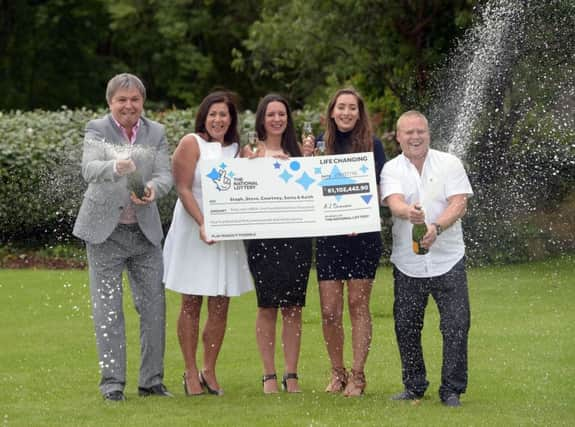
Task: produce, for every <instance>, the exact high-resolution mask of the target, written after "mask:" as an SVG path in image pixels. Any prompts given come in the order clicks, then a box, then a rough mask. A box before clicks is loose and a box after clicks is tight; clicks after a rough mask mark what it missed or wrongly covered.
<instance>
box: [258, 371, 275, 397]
mask: <svg viewBox="0 0 575 427" xmlns="http://www.w3.org/2000/svg"><path fill="white" fill-rule="evenodd" d="M277 379H278V376H277V375H276V374H266V375H264V376H263V377H262V385H265V383H266V382H267V381H269V380H276V381H277ZM274 393H278V391H277V390H276V391H265V390H264V394H274Z"/></svg>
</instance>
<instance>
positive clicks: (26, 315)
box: [0, 256, 575, 426]
mask: <svg viewBox="0 0 575 427" xmlns="http://www.w3.org/2000/svg"><path fill="white" fill-rule="evenodd" d="M574 265H575V257H573V256H571V257H564V258H562V259H555V260H550V261H546V262H539V263H531V264H523V265H512V266H504V267H489V268H477V269H470V270H469V287H470V293H471V310H472V325H471V335H470V341H469V387H468V391H467V393H466V394H465V395H463V396H462V403H463V406H462V407H461V408H458V409H450V408H445V407H443V406H442V405H441V404H440V402H439V399H438V396H437V389H438V387H439V380H440V368H441V337H440V333H439V329H438V323H439V322H438V315H437V309H436V307H435V304H434V303H430V305H429V307H428V312H427V316H426V324H425V329H424V351H425V357H426V362H427V368H428V376H429V381H430V382H431V385H430V388H429V390H428V393H427V395H426V397H425V399H424V400H423V401H422V402H421V403H420V404H419V405H418V406H413V405H411V404H410V403H405V402H392V401H390V400H389V397H390V395H392V394H394V393H396V392H398V391H401V389H402V385H401V371H400V364H399V355H398V351H397V346H396V344H395V337H394V332H393V319H392V303H393V300H392V280H391V270H390V269H388V268H382V269H380V270H379V272H378V276H377V280H376V283H375V285H374V292H373V297H372V305H371V308H372V313H373V324H374V335H373V345H372V349H371V353H370V355H369V359H368V363H367V367H366V375H367V381H368V386H367V389H366V394H365V395H364V396H363V397H361V398H357V399H346V398H344V397H342V396H339V395H337V396H332V395H329V394H326V393H324V392H323V390H324V387H325V385H326V383H327V380H328V378H329V364H328V359H327V355H326V350H325V346H324V343H323V338H322V335H321V323H320V313H319V305H318V295H317V283H316V281H315V272H312V277H311V280H310V284H309V296H308V306H307V308H306V310H305V311H304V329H303V342H302V351H301V359H300V370H299V374H300V384H301V387H302V388H303V390H304V392H303V393H301V394H298V395H287V394H284V393H280V394H277V395H271V396H264V395H263V394H262V391H261V380H260V377H261V363H260V359H259V355H258V352H257V348H256V342H255V336H254V335H255V334H254V319H255V311H256V308H255V307H256V302H255V294H254V293H250V294H248V295H244V296H242V297H240V298H237V299H234V300H232V304H231V308H230V314H229V321H228V331H227V335H226V338H225V340H224V346H223V349H222V352H221V355H220V359H219V364H218V378H219V381H220V384H221V385H222V387H223V388H224V389H225V395H224V396H223V397H214V396H201V397H186V396H184V394H183V389H182V384H181V377H182V371H183V363H182V359H181V355H180V350H179V346H178V343H177V337H176V319H177V315H178V310H179V297H178V295H176V294H174V293H171V292H169V293H168V324H167V348H166V357H165V365H166V369H165V383H166V385H167V386H168V388H169V389H170V390H171V391H172V392H174V393H175V394H176V398H175V399H159V398H139V397H138V396H137V368H138V364H139V359H138V354H139V347H138V325H137V319H136V315H135V311H134V309H133V308H132V302H131V298H130V292H129V291H127V292H126V293H125V301H124V303H125V308H126V310H125V312H126V314H127V323H128V324H127V332H128V372H129V376H128V384H127V387H126V394H127V397H128V401H127V402H125V403H123V404H109V403H106V402H104V401H103V400H102V398H101V396H100V394H99V392H98V387H97V384H98V381H99V375H98V363H97V355H96V348H95V339H94V334H93V326H92V321H91V318H90V302H89V291H88V285H87V280H88V275H87V272H86V271H46V270H1V271H0V301H1V304H2V309H1V311H0V324H1V327H0V349H1V350H0V424H1V425H2V426H23V425H26V426H39V425H49V426H64V425H68V426H78V425H91V426H101V425H119V426H142V425H147V426H180V425H181V426H187V425H222V426H236V425H238V426H243V425H246V426H248V425H249V426H258V425H266V426H268V425H276V426H289V425H296V426H337V425H342V426H347V425H363V426H372V425H394V426H395V425H573V423H575V401H574V394H575V333H574V332H575V331H574V327H573V325H574V324H575V310H574V309H573V306H574V303H575V274H574V273H575V268H574ZM346 321H347V319H346ZM346 330H347V331H348V332H349V327H348V328H347V329H346ZM349 347H350V343H349V340H348V341H347V342H346V348H347V350H348V352H347V353H346V354H347V357H346V359H347V360H349V359H350V354H349ZM277 361H278V364H277V365H278V373H281V372H282V370H283V361H282V359H281V356H280V354H279V353H278V357H277Z"/></svg>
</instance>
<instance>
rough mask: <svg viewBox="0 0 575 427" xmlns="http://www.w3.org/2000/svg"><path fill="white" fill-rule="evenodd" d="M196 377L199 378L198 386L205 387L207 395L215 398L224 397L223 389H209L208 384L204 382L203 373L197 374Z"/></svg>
mask: <svg viewBox="0 0 575 427" xmlns="http://www.w3.org/2000/svg"><path fill="white" fill-rule="evenodd" d="M198 376H199V378H200V384H201V385H202V387H205V388H206V390H207V391H208V393H209V394H213V395H215V396H223V395H224V390H223V389H221V388H220V389H219V390H216V389H214V388H211V387H210V385H209V384H208V382H207V381H206V379H205V378H204V373H203V372H201V371H200V372H199V373H198Z"/></svg>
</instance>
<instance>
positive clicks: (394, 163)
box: [380, 149, 473, 277]
mask: <svg viewBox="0 0 575 427" xmlns="http://www.w3.org/2000/svg"><path fill="white" fill-rule="evenodd" d="M380 185H381V197H382V200H383V201H384V204H385V198H386V197H388V196H389V195H391V194H401V195H403V196H404V197H405V201H406V203H407V204H410V205H411V204H413V203H419V204H420V205H421V206H422V208H423V210H424V212H425V222H426V223H427V224H431V223H433V222H435V221H436V219H437V218H438V217H439V216H440V215H441V213H442V212H443V211H444V210H445V208H447V205H448V198H449V197H451V196H454V195H457V194H466V195H467V196H471V195H472V194H473V191H472V189H471V184H470V183H469V179H468V177H467V174H466V173H465V169H464V167H463V164H462V163H461V161H460V160H459V159H458V158H457V157H455V156H454V155H452V154H449V153H444V152H441V151H437V150H433V149H430V150H429V151H428V153H427V156H426V158H425V162H424V164H423V169H422V173H421V175H420V174H419V172H418V171H417V169H416V167H415V166H414V165H413V164H412V163H411V161H410V160H409V159H408V158H407V157H405V156H404V155H403V154H400V155H398V156H397V157H395V158H394V159H392V160H390V161H388V162H386V163H385V165H384V167H383V170H382V171H381V184H380ZM392 221H393V227H392V234H393V247H392V252H391V262H392V263H393V264H394V265H395V266H396V267H397V268H398V269H399V270H400V271H401V272H402V273H404V274H406V275H408V276H411V277H434V276H439V275H442V274H445V273H447V272H448V271H449V270H451V268H453V266H454V265H455V264H456V263H457V262H458V261H459V260H460V259H461V258H462V257H463V256H464V254H465V245H464V243H463V230H462V227H461V220H457V221H456V222H455V223H454V224H453V225H451V226H450V227H448V228H447V229H445V230H444V231H443V233H442V234H441V235H440V236H438V237H437V239H436V241H435V242H434V243H433V245H432V246H431V248H430V250H429V252H428V253H427V254H426V255H416V254H415V253H414V252H413V249H412V244H411V230H412V224H411V223H410V222H409V220H407V219H403V218H398V217H395V216H393V217H392Z"/></svg>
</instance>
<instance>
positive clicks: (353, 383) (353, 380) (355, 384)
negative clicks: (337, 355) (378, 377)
mask: <svg viewBox="0 0 575 427" xmlns="http://www.w3.org/2000/svg"><path fill="white" fill-rule="evenodd" d="M365 386H366V382H365V374H364V372H363V371H356V370H354V369H352V370H351V374H350V375H349V379H348V383H347V387H346V388H345V391H344V392H343V395H344V396H345V397H357V396H361V395H362V394H363V392H364V390H365Z"/></svg>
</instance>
